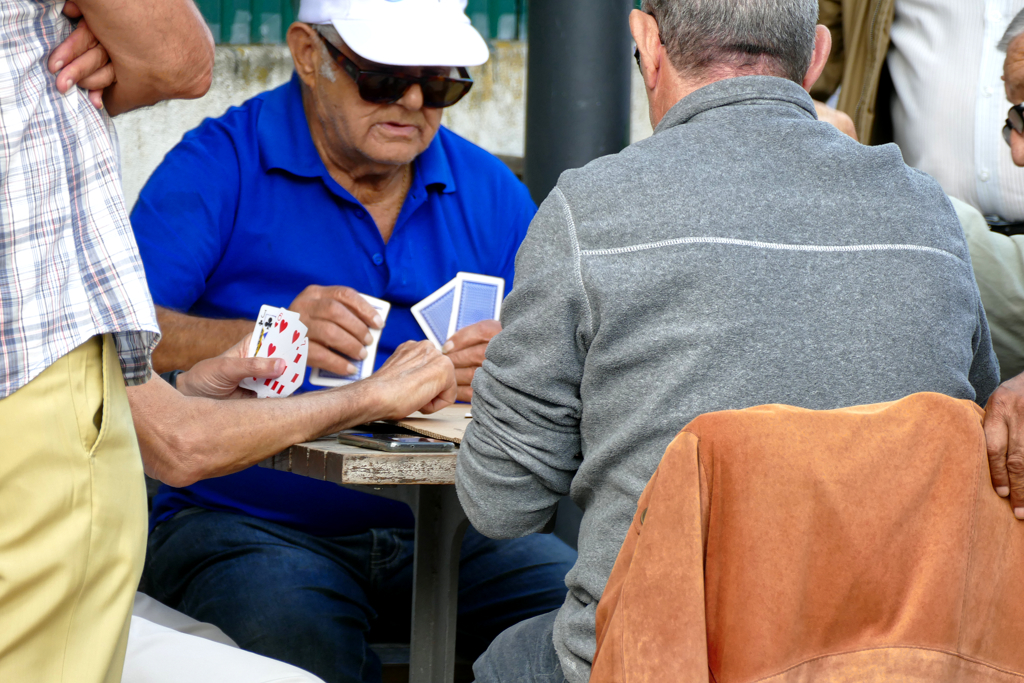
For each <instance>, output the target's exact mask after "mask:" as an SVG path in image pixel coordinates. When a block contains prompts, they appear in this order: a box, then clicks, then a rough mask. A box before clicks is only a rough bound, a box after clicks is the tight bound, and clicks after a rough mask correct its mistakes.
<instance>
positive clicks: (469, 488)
mask: <svg viewBox="0 0 1024 683" xmlns="http://www.w3.org/2000/svg"><path fill="white" fill-rule="evenodd" d="M455 489H456V492H457V493H458V496H459V502H460V503H461V505H462V509H463V510H464V511H465V512H466V517H467V518H468V519H469V523H470V524H472V525H473V528H474V529H476V530H477V531H479V532H480V533H481V534H483V535H484V536H486V537H488V538H495V539H500V540H505V539H512V538H522V537H523V536H529V535H530V534H533V533H537V532H539V531H544V530H545V529H546V528H547V526H548V524H549V522H550V521H551V518H552V517H553V516H554V514H555V509H556V506H557V500H556V501H555V504H554V505H550V506H547V505H544V504H543V503H541V504H535V505H530V504H524V505H520V504H518V502H524V500H525V497H524V498H516V497H515V496H511V497H510V496H508V495H505V494H506V493H507V492H505V491H492V492H488V493H484V492H482V491H480V490H478V489H477V488H476V487H474V486H473V485H471V484H469V485H467V482H466V481H465V479H463V478H462V477H456V480H455Z"/></svg>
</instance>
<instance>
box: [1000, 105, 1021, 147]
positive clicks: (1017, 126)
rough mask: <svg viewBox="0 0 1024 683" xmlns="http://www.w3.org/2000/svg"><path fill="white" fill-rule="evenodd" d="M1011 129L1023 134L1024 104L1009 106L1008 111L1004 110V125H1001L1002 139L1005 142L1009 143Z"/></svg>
mask: <svg viewBox="0 0 1024 683" xmlns="http://www.w3.org/2000/svg"><path fill="white" fill-rule="evenodd" d="M1011 130H1015V131H1017V132H1018V133H1020V134H1021V135H1024V104H1018V105H1017V106H1015V107H1010V111H1008V112H1006V125H1005V126H1003V139H1004V140H1006V144H1010V131H1011Z"/></svg>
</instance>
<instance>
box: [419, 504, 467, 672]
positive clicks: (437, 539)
mask: <svg viewBox="0 0 1024 683" xmlns="http://www.w3.org/2000/svg"><path fill="white" fill-rule="evenodd" d="M416 489H417V492H416V496H415V503H414V504H413V505H412V510H413V513H414V514H415V515H416V550H415V556H414V560H413V567H414V569H413V588H412V637H411V638H410V642H409V683H451V681H452V680H453V678H454V677H455V617H456V613H457V609H458V597H459V557H460V551H461V549H462V537H463V535H464V534H465V533H466V528H467V527H468V526H469V520H468V519H466V513H465V512H463V510H462V506H461V505H460V504H459V498H458V495H457V494H456V493H455V487H454V486H426V485H419V486H416Z"/></svg>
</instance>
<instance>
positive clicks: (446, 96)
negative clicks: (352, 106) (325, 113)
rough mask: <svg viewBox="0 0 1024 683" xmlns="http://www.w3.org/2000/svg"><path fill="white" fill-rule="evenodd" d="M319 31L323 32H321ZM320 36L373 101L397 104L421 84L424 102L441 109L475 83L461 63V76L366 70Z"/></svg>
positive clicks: (362, 90) (331, 52)
mask: <svg viewBox="0 0 1024 683" xmlns="http://www.w3.org/2000/svg"><path fill="white" fill-rule="evenodd" d="M317 35H318V36H320V34H319V33H317ZM320 40H322V41H324V45H326V46H327V51H328V52H329V53H330V54H331V58H332V59H334V61H335V62H336V63H337V64H338V66H340V67H341V68H342V69H343V70H344V71H345V73H347V74H348V75H349V76H351V77H352V80H353V81H355V82H356V85H357V86H358V87H359V96H360V97H362V98H363V99H364V100H366V101H367V102H372V103H373V104H394V103H395V102H397V101H398V100H400V99H402V98H403V97H405V93H406V92H408V91H409V88H411V87H412V86H413V85H419V86H420V90H421V91H422V92H423V106H424V107H427V108H429V109H442V108H444V107H450V106H452V105H453V104H455V103H456V102H458V101H459V100H461V99H462V98H463V97H465V95H466V93H468V92H469V89H470V88H472V87H473V79H472V78H470V77H469V72H468V71H466V69H465V67H462V66H460V67H459V76H461V78H449V77H447V76H400V75H398V74H393V73H388V72H386V71H364V70H363V69H360V68H359V67H358V66H357V65H356V63H355V62H353V61H352V60H351V59H349V58H348V57H346V56H345V54H344V53H343V52H342V51H341V50H339V49H338V48H337V47H335V46H334V45H332V44H331V42H330V41H329V40H327V39H326V38H324V37H323V36H320Z"/></svg>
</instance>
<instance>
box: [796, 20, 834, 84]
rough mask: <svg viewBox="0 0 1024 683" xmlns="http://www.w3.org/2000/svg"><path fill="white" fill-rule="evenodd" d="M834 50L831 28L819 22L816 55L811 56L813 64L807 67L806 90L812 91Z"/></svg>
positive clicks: (815, 34) (816, 30)
mask: <svg viewBox="0 0 1024 683" xmlns="http://www.w3.org/2000/svg"><path fill="white" fill-rule="evenodd" d="M831 52H832V34H831V33H829V30H828V29H827V28H825V27H824V26H822V25H821V24H818V26H817V28H815V29H814V56H812V57H811V65H810V66H809V67H808V68H807V73H806V74H805V75H804V82H803V83H802V85H803V86H804V90H806V91H807V92H810V91H811V88H812V87H813V86H814V84H815V83H816V82H817V81H818V77H819V76H821V72H822V71H824V70H825V65H826V64H827V63H828V56H829V54H830V53H831Z"/></svg>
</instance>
